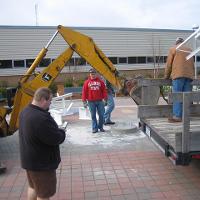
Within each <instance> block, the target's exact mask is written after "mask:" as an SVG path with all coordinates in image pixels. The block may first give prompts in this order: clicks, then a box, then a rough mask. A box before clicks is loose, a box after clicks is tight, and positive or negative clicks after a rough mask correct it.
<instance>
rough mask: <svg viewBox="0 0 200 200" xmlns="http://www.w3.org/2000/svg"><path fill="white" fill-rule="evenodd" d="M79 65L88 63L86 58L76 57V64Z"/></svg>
mask: <svg viewBox="0 0 200 200" xmlns="http://www.w3.org/2000/svg"><path fill="white" fill-rule="evenodd" d="M77 65H86V61H85V59H84V58H75V66H77Z"/></svg>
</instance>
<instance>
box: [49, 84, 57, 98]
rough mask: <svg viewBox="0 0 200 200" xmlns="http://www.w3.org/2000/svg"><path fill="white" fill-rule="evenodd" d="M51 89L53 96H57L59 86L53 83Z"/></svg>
mask: <svg viewBox="0 0 200 200" xmlns="http://www.w3.org/2000/svg"><path fill="white" fill-rule="evenodd" d="M49 89H50V90H51V92H52V94H53V96H56V93H57V90H58V88H57V85H56V84H55V83H54V82H53V83H51V85H50V86H49Z"/></svg>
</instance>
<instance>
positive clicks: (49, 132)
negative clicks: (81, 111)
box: [19, 104, 65, 171]
mask: <svg viewBox="0 0 200 200" xmlns="http://www.w3.org/2000/svg"><path fill="white" fill-rule="evenodd" d="M64 140H65V132H64V131H63V130H61V129H59V128H58V126H57V124H56V122H55V121H54V119H53V118H52V117H51V115H50V113H49V112H48V111H45V110H43V109H41V108H40V107H37V106H35V105H32V104H30V105H28V106H27V107H26V108H25V109H24V110H23V111H22V112H21V113H20V118H19V144H20V156H21V165H22V168H24V169H28V170H32V171H43V170H53V169H57V167H58V165H59V163H60V161H61V159H60V150H59V144H61V143H62V142H63V141H64Z"/></svg>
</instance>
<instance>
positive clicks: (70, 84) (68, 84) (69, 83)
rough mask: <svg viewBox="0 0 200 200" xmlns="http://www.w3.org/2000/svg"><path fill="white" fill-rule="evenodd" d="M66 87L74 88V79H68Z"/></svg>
mask: <svg viewBox="0 0 200 200" xmlns="http://www.w3.org/2000/svg"><path fill="white" fill-rule="evenodd" d="M64 86H65V87H73V79H72V78H68V79H67V80H66V81H65V83H64Z"/></svg>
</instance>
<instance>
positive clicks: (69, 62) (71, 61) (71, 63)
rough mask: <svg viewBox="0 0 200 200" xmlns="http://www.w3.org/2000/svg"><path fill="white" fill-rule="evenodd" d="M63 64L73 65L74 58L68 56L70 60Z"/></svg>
mask: <svg viewBox="0 0 200 200" xmlns="http://www.w3.org/2000/svg"><path fill="white" fill-rule="evenodd" d="M65 66H74V58H70V60H69V61H68V62H67V63H66V64H65Z"/></svg>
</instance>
